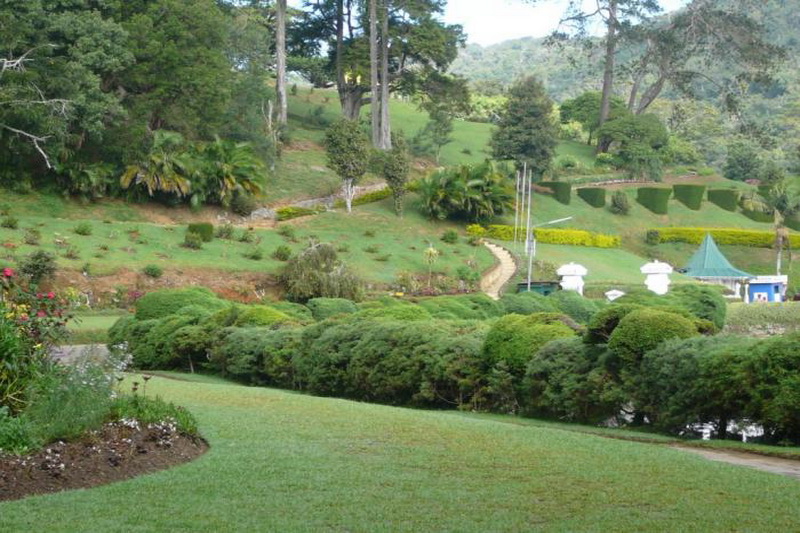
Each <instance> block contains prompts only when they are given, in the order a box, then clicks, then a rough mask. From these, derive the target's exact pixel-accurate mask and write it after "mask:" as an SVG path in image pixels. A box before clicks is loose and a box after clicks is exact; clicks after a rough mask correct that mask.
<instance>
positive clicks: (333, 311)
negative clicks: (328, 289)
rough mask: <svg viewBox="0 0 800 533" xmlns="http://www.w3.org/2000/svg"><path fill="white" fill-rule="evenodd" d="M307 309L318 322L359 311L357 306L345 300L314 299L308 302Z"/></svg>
mask: <svg viewBox="0 0 800 533" xmlns="http://www.w3.org/2000/svg"><path fill="white" fill-rule="evenodd" d="M306 307H308V308H309V309H310V310H311V315H312V316H313V317H314V320H316V321H318V322H319V321H322V320H325V319H328V318H332V317H335V316H338V315H347V314H351V313H355V312H357V311H358V308H357V307H356V304H355V303H353V302H352V301H350V300H347V299H345V298H312V299H311V300H309V301H308V302H306Z"/></svg>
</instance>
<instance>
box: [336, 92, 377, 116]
mask: <svg viewBox="0 0 800 533" xmlns="http://www.w3.org/2000/svg"><path fill="white" fill-rule="evenodd" d="M365 92H366V90H365V89H364V88H363V87H361V86H360V85H353V84H345V85H344V86H343V87H342V88H341V89H340V90H339V100H340V101H341V103H342V115H343V116H344V118H346V119H347V120H358V117H359V115H360V114H361V107H362V106H363V105H365V104H368V103H370V101H371V99H370V98H364V93H365Z"/></svg>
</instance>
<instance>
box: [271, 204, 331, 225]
mask: <svg viewBox="0 0 800 533" xmlns="http://www.w3.org/2000/svg"><path fill="white" fill-rule="evenodd" d="M323 212H325V207H324V206H319V207H314V208H309V207H292V206H289V207H281V208H278V209H276V210H275V214H276V217H277V220H278V221H279V222H282V221H284V220H291V219H293V218H299V217H307V216H312V215H318V214H320V213H323Z"/></svg>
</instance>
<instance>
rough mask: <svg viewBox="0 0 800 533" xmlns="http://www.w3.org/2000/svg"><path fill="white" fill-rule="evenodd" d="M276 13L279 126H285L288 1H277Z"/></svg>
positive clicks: (286, 115) (286, 110)
mask: <svg viewBox="0 0 800 533" xmlns="http://www.w3.org/2000/svg"><path fill="white" fill-rule="evenodd" d="M275 7H276V13H275V26H276V28H275V55H276V62H277V68H278V72H277V75H278V79H277V81H276V83H275V90H276V92H277V93H278V124H280V125H281V126H285V125H286V122H287V120H288V104H287V101H286V0H277V2H276V4H275Z"/></svg>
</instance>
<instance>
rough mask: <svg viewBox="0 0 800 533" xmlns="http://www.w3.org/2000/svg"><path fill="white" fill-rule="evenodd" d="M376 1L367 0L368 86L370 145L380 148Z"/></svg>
mask: <svg viewBox="0 0 800 533" xmlns="http://www.w3.org/2000/svg"><path fill="white" fill-rule="evenodd" d="M379 68H380V66H379V65H378V2H377V0H369V87H370V93H372V106H371V107H372V109H371V112H372V145H373V146H374V147H375V148H382V146H381V145H382V144H383V143H382V142H381V99H380V96H379V94H378V91H379V88H378V69H379Z"/></svg>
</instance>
